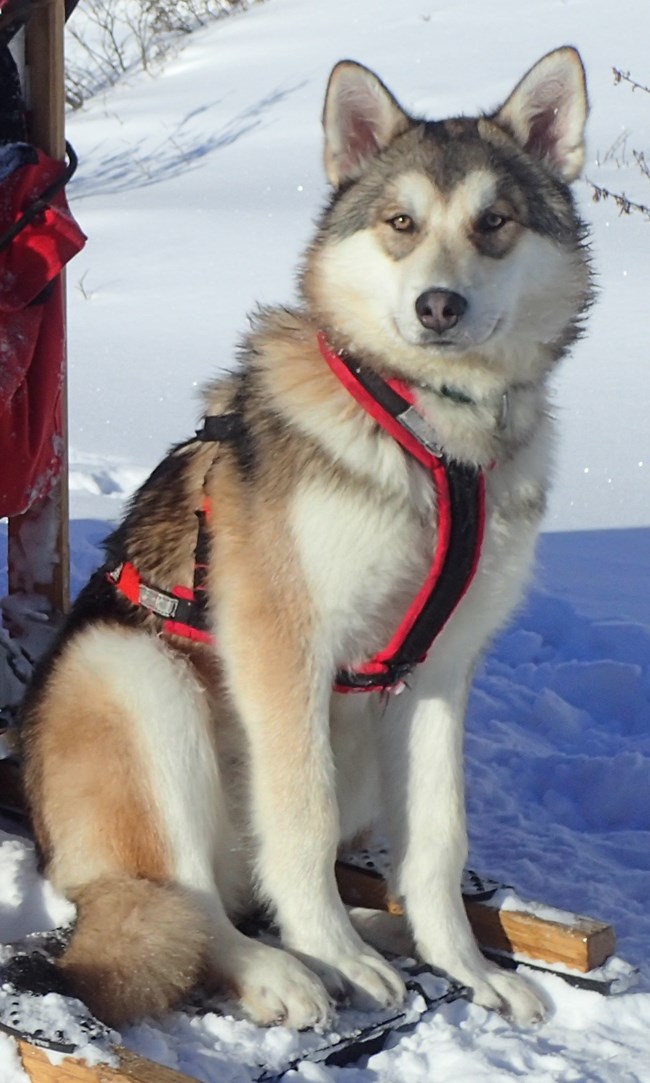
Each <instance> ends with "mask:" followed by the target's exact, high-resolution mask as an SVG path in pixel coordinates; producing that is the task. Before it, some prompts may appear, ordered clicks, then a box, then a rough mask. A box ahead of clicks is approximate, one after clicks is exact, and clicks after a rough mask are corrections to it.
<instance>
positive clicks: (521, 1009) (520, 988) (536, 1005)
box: [467, 966, 548, 1027]
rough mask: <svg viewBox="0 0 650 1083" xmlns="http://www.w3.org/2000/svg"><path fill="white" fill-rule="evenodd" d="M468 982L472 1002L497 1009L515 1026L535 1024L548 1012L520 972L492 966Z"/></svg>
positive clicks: (544, 1004) (542, 1019) (541, 1020)
mask: <svg viewBox="0 0 650 1083" xmlns="http://www.w3.org/2000/svg"><path fill="white" fill-rule="evenodd" d="M467 984H468V985H469V986H470V988H471V990H472V1001H473V1002H474V1003H475V1004H481V1005H482V1006H483V1007H484V1008H491V1009H493V1010H494V1011H497V1012H499V1014H500V1015H503V1016H505V1018H506V1019H508V1020H510V1022H512V1023H516V1024H517V1026H520V1027H530V1026H536V1025H538V1024H539V1023H543V1022H544V1019H545V1018H546V1015H547V1014H548V1005H547V1004H546V1003H545V1002H544V1001H543V1000H542V998H541V997H540V995H539V993H538V992H537V990H536V989H534V988H533V986H532V985H531V983H530V982H529V981H528V980H527V979H526V978H524V977H522V976H521V975H520V974H513V973H510V972H508V971H505V970H501V969H500V968H499V967H497V966H491V967H490V968H489V969H486V970H485V971H484V972H483V973H482V974H481V975H480V977H474V978H473V979H472V980H470V981H468V982H467Z"/></svg>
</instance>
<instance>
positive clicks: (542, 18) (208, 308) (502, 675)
mask: <svg viewBox="0 0 650 1083" xmlns="http://www.w3.org/2000/svg"><path fill="white" fill-rule="evenodd" d="M649 31H650V11H649V10H648V7H647V0H619V2H618V3H617V4H612V3H611V0H526V3H522V2H521V0H491V2H490V3H489V4H488V3H483V2H482V0H454V2H453V3H452V2H451V0H436V2H435V3H434V2H433V0H399V2H396V0H391V2H389V0H267V2H266V3H263V4H255V5H252V6H251V8H250V10H249V11H248V12H246V13H244V14H241V15H237V16H234V17H231V18H229V19H227V20H223V21H220V22H219V23H217V24H214V25H213V26H212V27H210V28H208V29H206V30H202V31H200V32H197V33H195V34H194V35H192V37H191V38H190V39H188V40H186V41H184V42H183V48H182V50H180V49H179V50H178V51H177V53H176V54H175V55H173V56H171V57H170V58H169V59H168V61H167V62H166V63H165V65H164V66H163V67H162V69H160V70H159V71H158V72H156V73H155V74H144V73H142V74H139V75H132V76H129V77H128V78H125V79H123V80H122V81H121V83H120V84H118V85H117V86H116V87H114V88H113V89H112V90H111V91H110V92H109V93H107V94H106V95H105V96H102V97H100V98H96V99H94V100H93V101H91V102H90V103H89V104H88V105H87V106H86V107H85V108H84V109H83V110H82V111H80V112H79V113H76V114H74V115H73V116H72V117H71V118H70V123H69V131H68V135H69V138H70V139H71V141H72V142H73V144H74V145H75V147H76V150H77V152H78V154H79V157H80V160H81V165H80V170H79V174H78V177H77V178H76V179H75V181H74V182H73V184H72V186H71V190H70V196H71V201H72V204H73V208H74V210H75V213H76V215H77V217H78V219H79V221H80V223H81V225H82V227H83V228H84V229H85V231H86V232H87V233H88V234H89V242H88V245H87V248H86V250H85V251H84V252H83V253H82V254H81V255H80V256H79V257H78V258H77V259H76V260H75V261H74V263H73V264H72V265H71V266H70V269H69V274H68V283H69V296H70V373H71V387H70V400H71V401H70V425H71V460H72V462H71V465H72V508H73V523H72V542H73V544H72V548H73V583H74V586H75V588H78V587H79V586H80V585H81V582H82V581H83V579H84V577H85V576H86V575H87V573H88V571H89V570H90V569H91V568H92V567H93V566H94V564H95V563H96V562H97V561H98V559H99V553H98V544H99V541H100V539H101V537H102V536H103V535H104V534H105V533H106V531H107V524H108V523H109V522H110V521H111V520H113V519H114V518H115V517H117V516H118V515H119V514H120V509H121V507H122V504H123V501H124V499H125V497H126V496H128V494H129V493H130V492H131V491H132V490H133V488H134V486H135V485H136V484H137V483H138V482H139V481H140V480H142V479H143V478H144V476H145V475H146V473H147V472H148V470H149V469H150V468H151V467H152V466H153V465H154V463H155V462H156V461H157V459H158V458H159V457H160V455H161V454H162V453H163V451H164V449H165V448H166V447H167V445H168V444H169V443H170V442H172V441H174V440H176V439H180V438H183V437H184V436H185V435H187V434H188V432H190V431H192V429H193V427H194V424H195V420H196V416H197V413H198V402H197V394H196V393H197V390H198V388H199V386H200V385H201V383H202V382H203V381H204V380H205V379H206V378H207V377H208V376H209V375H210V374H212V373H213V372H214V371H215V370H216V369H218V368H219V367H224V366H228V365H229V364H230V363H231V359H232V356H233V346H234V343H235V342H236V339H237V336H238V335H239V334H240V332H241V330H242V328H243V327H244V326H245V318H246V312H247V311H249V310H250V309H251V307H252V306H253V305H254V303H255V302H256V301H265V302H273V301H286V300H289V299H290V298H291V296H292V288H293V287H292V274H293V268H294V266H295V264H296V260H297V258H298V256H299V253H300V250H301V248H302V246H303V245H304V243H305V241H306V239H307V238H308V236H309V231H310V223H311V221H312V219H313V216H314V214H315V212H316V211H317V210H318V208H319V206H320V205H321V204H322V201H323V199H324V196H325V186H324V180H323V176H322V170H321V166H320V129H319V116H320V108H321V101H322V94H323V90H324V85H325V82H326V78H327V74H328V72H329V69H330V67H331V65H332V64H333V63H334V62H335V61H336V60H337V59H339V58H341V57H342V56H351V57H354V58H356V59H359V60H361V61H363V62H364V63H367V64H368V65H369V66H371V67H374V68H375V69H376V70H377V71H378V72H379V74H380V75H381V76H382V77H383V78H384V80H385V81H386V82H387V84H388V85H389V86H390V87H391V89H393V90H394V91H395V93H396V94H397V96H398V97H399V98H400V99H401V100H402V101H403V102H404V103H405V104H406V105H407V106H410V107H411V108H412V109H413V110H415V111H420V112H422V113H426V114H428V115H432V116H435V115H447V114H449V113H452V112H458V111H467V112H474V111H475V110H476V109H477V108H482V107H486V108H487V107H490V106H492V105H495V104H497V103H498V102H499V101H500V100H501V99H503V98H504V97H505V95H506V94H507V93H508V91H509V90H510V89H511V87H512V86H513V85H514V83H515V82H516V81H517V79H518V78H519V77H520V75H521V74H523V72H524V70H525V69H526V68H527V67H528V66H529V65H530V64H531V63H533V62H534V61H535V60H536V59H537V58H538V56H540V55H541V54H542V53H544V52H545V51H547V50H548V49H550V48H553V47H554V46H556V45H560V44H563V43H566V42H570V43H574V44H575V45H577V46H578V47H579V48H580V50H581V52H582V54H583V57H584V60H585V63H586V66H587V70H588V75H589V85H590V93H591V100H592V107H593V108H592V119H591V123H590V129H589V153H588V160H587V167H586V175H587V177H588V178H589V179H591V180H593V181H595V182H597V183H598V184H599V185H605V186H609V187H613V188H616V189H621V188H624V189H625V191H626V192H627V194H628V195H629V196H631V197H632V198H636V199H637V200H641V201H642V202H646V203H647V202H648V198H649V197H650V190H649V188H648V183H647V180H646V181H644V178H643V177H642V176H641V175H640V173H638V172H637V171H636V170H635V168H634V164H633V160H632V149H633V148H636V149H638V150H644V149H645V150H647V149H649V148H648V146H647V139H648V132H649V131H650V128H649V125H648V118H649V117H650V98H649V97H648V95H645V94H643V93H641V92H636V93H634V94H633V93H632V92H631V91H630V90H629V88H627V87H626V86H623V85H621V86H618V87H617V86H615V85H614V81H613V78H612V73H611V67H612V65H615V66H616V67H618V68H621V69H623V70H624V71H626V70H630V71H631V73H632V74H633V75H634V76H636V78H637V79H638V80H639V81H640V82H642V83H646V84H647V83H648V82H649V78H650V77H649V76H648V74H647V60H648V52H647V42H648V32H649ZM625 132H629V136H628V137H627V139H626V138H625ZM644 140H645V142H644ZM617 141H618V144H617V147H616V148H615V149H612V148H613V147H614V144H615V143H616V142H617ZM577 191H578V196H579V199H580V202H581V204H582V208H583V213H584V216H585V217H586V218H588V219H589V220H590V221H591V222H592V223H593V235H594V257H595V262H596V267H597V270H598V272H599V285H600V290H601V296H600V299H599V303H598V305H597V307H596V308H595V309H594V312H593V314H592V318H591V323H590V334H589V336H588V337H587V338H586V339H585V340H584V341H583V342H581V343H580V344H579V345H578V347H577V348H576V350H575V351H574V354H573V356H572V358H571V359H570V360H569V361H568V362H567V363H566V364H565V365H564V367H563V369H562V372H561V373H560V375H559V377H558V379H557V385H556V398H557V412H558V415H559V417H560V419H561V431H562V445H561V448H560V453H559V456H558V466H557V482H556V486H555V490H554V495H553V499H552V502H551V506H550V509H549V513H548V517H547V520H546V524H545V530H546V532H545V534H544V536H543V537H542V540H541V543H540V560H539V574H538V578H537V582H536V584H535V587H534V589H533V591H532V593H531V595H530V598H529V601H528V603H527V605H526V606H525V608H524V609H523V610H522V612H521V613H520V614H519V615H518V616H517V618H516V619H515V621H514V622H513V624H512V626H511V627H510V629H509V630H508V631H506V632H505V633H504V635H502V637H501V638H500V639H499V641H498V642H497V643H496V644H495V647H494V649H493V651H492V652H491V654H490V656H489V657H488V659H487V660H486V662H485V664H484V666H483V667H482V670H481V672H480V675H479V677H478V680H477V682H476V686H475V690H474V693H473V696H472V701H471V707H470V715H469V726H468V730H469V735H468V742H467V750H468V799H469V809H470V828H471V848H472V854H471V863H472V865H473V866H474V867H475V868H478V869H479V870H481V871H484V872H486V873H489V874H491V875H493V876H496V877H499V878H502V879H504V880H506V881H508V882H509V883H513V884H515V885H516V886H517V889H518V890H519V892H520V894H522V895H525V896H528V897H532V898H538V899H543V900H544V901H546V902H548V903H552V904H555V905H557V906H561V907H564V908H567V909H571V910H576V911H579V912H582V913H590V914H594V915H597V916H599V917H601V918H603V919H605V920H608V921H611V922H613V923H614V925H615V926H616V929H617V932H618V935H619V952H620V954H621V955H622V956H624V957H625V958H626V959H628V960H629V961H630V962H632V963H634V964H635V965H637V966H639V967H640V969H641V983H640V985H639V987H638V990H637V991H635V992H633V993H628V994H626V995H624V996H621V997H618V998H610V999H604V998H602V997H600V996H599V995H597V994H595V993H586V992H577V991H576V990H573V989H570V988H569V987H568V986H566V985H565V984H564V983H562V982H561V981H560V980H559V979H557V978H551V977H543V978H541V979H539V980H540V981H541V983H542V985H543V987H544V990H545V993H546V995H547V996H548V997H549V998H550V1000H551V1001H552V1003H553V1006H554V1011H553V1014H552V1016H551V1018H550V1020H549V1021H548V1022H547V1023H546V1024H545V1025H544V1026H543V1027H541V1028H540V1029H538V1030H536V1031H534V1032H525V1031H521V1030H517V1029H514V1028H512V1027H511V1026H509V1025H508V1024H507V1023H506V1022H505V1021H503V1020H502V1019H500V1018H498V1017H495V1016H492V1015H488V1014H487V1013H485V1012H484V1011H483V1010H481V1009H478V1008H475V1007H472V1006H471V1005H468V1004H465V1003H462V1002H461V1003H455V1004H451V1005H448V1006H444V1007H442V1008H439V1009H438V1010H437V1011H436V1012H435V1013H434V1014H432V1015H431V1016H430V1017H426V1018H425V1019H424V1020H423V1021H422V1022H421V1023H420V1024H419V1025H418V1026H417V1028H416V1029H415V1030H414V1032H413V1033H411V1034H410V1035H407V1036H404V1035H401V1036H399V1040H397V1039H395V1042H394V1044H393V1045H392V1047H390V1048H388V1049H387V1050H385V1051H384V1052H383V1053H380V1054H376V1055H375V1056H373V1057H371V1058H370V1060H369V1061H368V1062H367V1063H364V1064H363V1066H360V1067H351V1068H325V1067H322V1066H319V1067H316V1066H313V1065H311V1066H310V1065H304V1066H303V1067H301V1068H298V1069H297V1070H296V1072H295V1073H294V1074H293V1075H290V1076H288V1077H287V1078H293V1079H296V1080H297V1079H302V1080H305V1081H307V1080H309V1081H311V1083H327V1081H342V1083H343V1081H344V1083H371V1081H379V1080H381V1081H385V1083H389V1081H390V1083H393V1081H400V1083H401V1081H404V1083H419V1081H422V1083H431V1081H433V1080H444V1081H451V1080H453V1081H454V1083H456V1081H461V1080H467V1081H470V1080H471V1081H472V1083H475V1081H485V1083H495V1081H497V1083H500V1081H502V1080H503V1081H505V1080H512V1079H515V1078H525V1079H529V1080H534V1081H536V1083H537V1081H539V1083H542V1081H544V1083H550V1081H553V1083H555V1081H565V1080H566V1081H567V1083H568V1081H570V1080H572V1081H583V1080H584V1081H587V1080H588V1081H605V1080H607V1081H610V1080H611V1081H616V1083H628V1081H629V1083H631V1081H645V1083H647V1081H649V1080H650V908H649V907H648V899H649V898H650V845H649V844H650V561H649V557H650V446H649V443H650V440H649V437H648V422H647V418H648V412H649V406H650V402H649V399H650V395H649V393H648V388H649V382H648V375H647V360H646V354H647V345H646V342H647V334H648V306H647V282H648V276H649V274H650V223H646V222H645V221H643V220H642V219H640V218H637V219H631V218H621V217H619V216H618V213H617V211H616V208H615V206H614V205H613V203H611V202H606V203H599V204H594V203H592V202H591V194H590V188H589V186H588V184H587V183H586V182H581V183H580V184H579V185H578V186H577ZM0 843H1V845H0V941H2V940H7V939H10V938H12V937H15V936H18V935H21V934H22V933H23V932H26V931H28V930H29V929H31V928H36V927H43V926H44V925H45V924H48V923H49V924H55V923H57V922H58V921H60V920H63V919H64V918H65V915H66V912H67V911H66V908H65V905H64V904H63V903H62V902H60V901H56V900H54V899H53V898H52V897H51V895H49V894H48V893H47V890H46V889H45V888H44V887H43V886H42V885H41V884H40V883H39V882H38V881H37V879H36V874H35V872H34V868H33V862H32V857H31V854H30V852H29V848H28V843H27V842H26V841H24V840H21V839H9V838H5V837H4V836H2V837H0ZM122 1037H123V1040H124V1042H125V1044H126V1045H128V1046H129V1047H131V1048H133V1049H136V1050H139V1051H141V1052H142V1053H144V1054H145V1055H147V1056H150V1057H154V1058H157V1059H159V1060H160V1061H161V1062H164V1063H167V1064H170V1065H173V1066H176V1067H178V1068H179V1069H181V1070H183V1071H185V1072H188V1073H189V1074H190V1075H195V1076H196V1077H197V1078H198V1079H202V1080H205V1081H206V1083H213V1081H217V1080H218V1081H219V1083H248V1081H249V1080H250V1079H252V1078H253V1077H254V1076H255V1074H257V1073H258V1072H259V1068H258V1067H256V1065H260V1064H263V1063H267V1064H269V1065H270V1066H273V1065H274V1064H279V1063H281V1062H282V1061H283V1060H284V1058H291V1057H292V1056H294V1055H295V1056H297V1055H298V1054H299V1051H300V1049H301V1048H306V1045H307V1044H309V1037H305V1036H298V1035H295V1034H287V1033H286V1032H284V1031H281V1030H272V1031H267V1032H261V1031H258V1030H256V1029H255V1028H254V1027H252V1026H251V1025H250V1024H247V1023H245V1022H241V1021H239V1022H238V1021H234V1020H232V1019H229V1018H223V1017H218V1016H214V1015H213V1016H208V1017H206V1018H205V1019H204V1020H203V1021H202V1022H198V1021H193V1022H192V1023H190V1022H188V1021H187V1020H186V1019H183V1018H181V1017H179V1016H173V1017H171V1018H170V1019H169V1020H168V1021H167V1022H166V1023H165V1025H164V1026H161V1025H156V1026H153V1025H149V1024H142V1025H140V1026H137V1027H133V1028H130V1029H128V1030H127V1031H126V1032H125V1033H124V1034H123V1036H122ZM4 1057H5V1054H4V1052H3V1047H2V1046H0V1083H4V1081H5V1080H7V1081H8V1080H10V1079H11V1078H12V1076H11V1074H10V1072H11V1070H12V1069H11V1068H10V1060H9V1054H8V1053H7V1054H6V1058H5V1059H3V1058H4ZM3 1068H4V1075H3Z"/></svg>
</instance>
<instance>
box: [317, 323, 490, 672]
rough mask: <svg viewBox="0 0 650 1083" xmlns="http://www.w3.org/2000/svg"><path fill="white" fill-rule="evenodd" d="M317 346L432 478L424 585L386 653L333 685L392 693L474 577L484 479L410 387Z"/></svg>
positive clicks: (480, 535) (322, 344)
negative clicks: (446, 446)
mask: <svg viewBox="0 0 650 1083" xmlns="http://www.w3.org/2000/svg"><path fill="white" fill-rule="evenodd" d="M318 343H319V347H320V351H321V354H322V355H323V358H324V359H325V361H326V362H327V364H328V365H329V366H330V368H331V369H332V371H333V372H334V374H335V375H336V376H337V377H338V379H339V380H340V381H341V383H342V384H343V386H344V387H345V388H346V390H347V391H349V393H350V394H351V395H352V396H353V398H354V399H356V401H357V402H358V403H359V405H360V406H362V407H363V408H364V410H366V412H367V413H369V414H370V415H371V417H373V418H374V419H375V421H376V422H377V423H378V424H379V425H380V426H381V428H382V429H384V430H385V431H387V432H389V433H390V435H391V436H392V437H393V438H394V439H395V440H396V441H397V442H398V443H399V444H400V445H401V446H402V447H403V448H404V449H405V451H407V452H408V453H409V454H410V455H412V456H413V457H414V458H415V459H417V461H418V462H419V463H421V465H422V466H423V467H424V468H425V469H426V470H427V471H428V472H429V474H430V475H431V480H432V482H433V486H434V491H435V494H436V515H437V527H438V533H437V539H436V547H435V552H434V554H433V560H432V563H431V567H430V568H429V572H428V574H427V576H426V579H425V581H424V583H423V584H422V586H421V588H420V590H419V591H418V593H417V595H416V596H415V598H414V599H413V601H412V602H411V605H410V606H409V608H408V609H407V611H406V613H405V615H404V617H403V618H402V621H401V622H400V624H399V626H398V628H397V629H396V631H395V632H394V634H393V636H392V638H391V640H390V642H389V643H388V644H387V646H386V647H385V648H384V649H383V650H381V651H379V652H378V653H377V654H376V655H375V656H374V658H372V659H370V661H368V662H365V663H364V664H363V665H361V666H360V667H359V668H358V669H356V670H347V669H345V670H341V671H339V673H338V674H337V677H336V684H335V688H336V689H337V691H341V692H344V691H355V690H358V691H372V690H373V689H375V688H384V689H388V688H394V687H396V686H398V685H400V684H401V683H403V681H404V679H405V677H406V676H408V674H409V673H411V672H412V671H413V669H414V668H415V666H416V665H418V663H419V662H421V661H423V660H424V658H425V657H426V655H427V654H428V652H429V650H430V648H431V646H432V644H433V642H434V640H435V639H436V638H437V636H438V635H439V634H440V632H441V631H442V629H443V627H444V626H445V624H446V623H447V621H448V619H449V617H450V616H451V614H452V613H453V611H454V609H455V608H456V606H457V605H458V603H459V602H460V600H461V598H462V597H463V595H464V594H465V592H466V590H467V589H468V587H469V585H470V583H471V581H472V579H473V577H474V573H475V571H476V567H477V565H478V560H479V556H480V553H481V544H482V540H483V528H484V519H485V495H484V493H485V490H484V481H483V474H482V472H481V471H480V470H479V469H478V468H477V467H474V466H470V465H467V464H465V463H459V462H456V461H455V460H453V459H449V458H448V457H447V456H446V455H445V453H444V452H443V451H442V449H441V448H440V446H439V445H438V443H437V441H436V438H435V433H434V432H433V429H432V428H431V426H430V424H429V422H428V421H427V419H426V418H425V417H423V416H422V414H420V413H419V412H418V411H417V409H416V406H415V396H414V394H413V392H412V390H411V388H410V387H409V386H408V385H407V384H405V383H404V382H402V381H401V380H395V379H390V380H384V379H382V377H381V376H379V375H378V374H377V373H376V372H374V371H373V370H371V369H368V368H365V367H363V366H361V365H359V364H358V363H357V362H356V361H354V360H352V359H350V358H347V357H346V356H345V355H344V354H339V353H335V352H334V351H332V350H330V348H329V346H328V344H327V341H326V339H325V337H324V335H322V334H321V335H319V337H318Z"/></svg>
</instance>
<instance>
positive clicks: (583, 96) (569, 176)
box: [491, 45, 589, 181]
mask: <svg viewBox="0 0 650 1083" xmlns="http://www.w3.org/2000/svg"><path fill="white" fill-rule="evenodd" d="M588 111H589V103H588V100H587V87H586V82H585V71H584V68H583V66H582V61H581V59H580V54H579V53H578V52H577V50H576V49H573V48H572V47H571V46H568V45H567V46H565V47H564V48H562V49H556V50H555V51H554V52H552V53H548V54H547V55H546V56H543V57H542V59H541V60H540V61H539V62H538V63H537V64H535V66H534V67H532V68H531V69H530V71H529V72H528V73H527V74H526V75H524V77H523V79H522V80H521V82H520V83H519V84H518V85H517V86H516V87H515V89H514V90H513V92H512V94H511V95H510V97H509V98H508V100H507V102H506V103H505V105H503V106H502V107H501V109H500V110H499V111H498V113H496V114H494V116H493V117H492V118H491V119H492V120H495V121H496V122H497V124H500V125H501V126H502V127H504V128H507V129H508V131H509V132H510V133H511V134H512V135H514V137H515V139H516V140H517V141H518V142H519V143H521V145H522V146H523V147H524V149H525V150H527V151H528V153H529V154H530V155H532V156H533V157H534V158H538V159H540V160H541V161H542V162H544V163H545V164H546V165H547V166H548V167H549V169H551V170H552V171H553V172H554V173H556V174H557V175H558V176H560V177H561V178H562V179H563V180H565V181H573V180H575V179H576V177H578V176H579V174H580V171H581V169H582V166H583V163H584V158H585V145H584V129H585V122H586V120H587V113H588Z"/></svg>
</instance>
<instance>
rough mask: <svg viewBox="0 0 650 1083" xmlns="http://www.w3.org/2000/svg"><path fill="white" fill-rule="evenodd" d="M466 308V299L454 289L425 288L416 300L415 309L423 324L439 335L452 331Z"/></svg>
mask: <svg viewBox="0 0 650 1083" xmlns="http://www.w3.org/2000/svg"><path fill="white" fill-rule="evenodd" d="M466 310H467V301H466V299H465V298H464V297H463V296H462V295H461V294H460V293H454V292H453V291H452V290H443V289H432V290H425V291H424V293H421V294H420V296H419V297H418V299H417V301H416V302H415V311H416V313H417V317H418V319H419V321H420V323H421V324H422V326H423V327H426V328H427V330H428V331H435V332H436V333H437V334H439V335H442V334H443V333H444V332H445V331H451V329H452V327H455V326H456V324H457V323H458V321H459V320H460V319H461V318H462V316H463V314H464V313H465V311H466Z"/></svg>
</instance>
